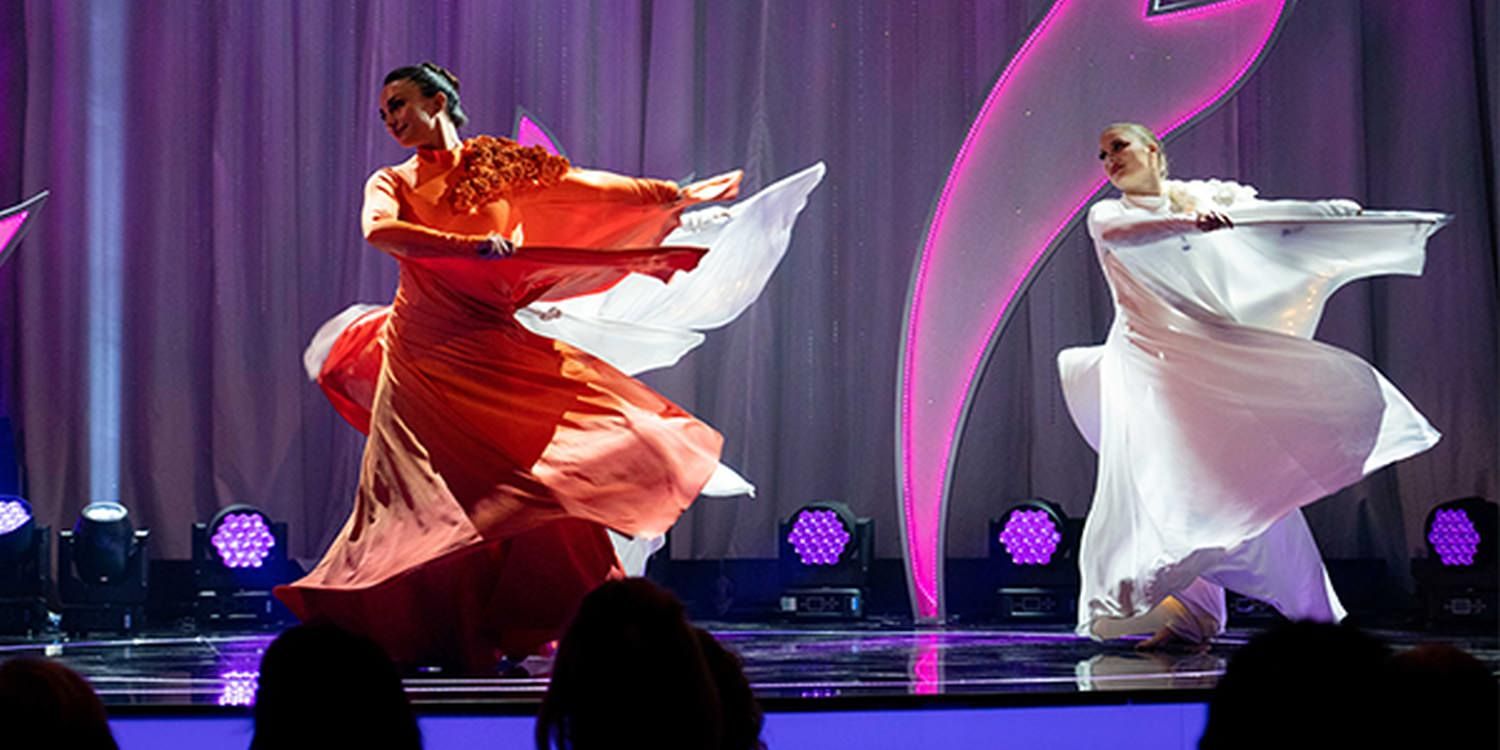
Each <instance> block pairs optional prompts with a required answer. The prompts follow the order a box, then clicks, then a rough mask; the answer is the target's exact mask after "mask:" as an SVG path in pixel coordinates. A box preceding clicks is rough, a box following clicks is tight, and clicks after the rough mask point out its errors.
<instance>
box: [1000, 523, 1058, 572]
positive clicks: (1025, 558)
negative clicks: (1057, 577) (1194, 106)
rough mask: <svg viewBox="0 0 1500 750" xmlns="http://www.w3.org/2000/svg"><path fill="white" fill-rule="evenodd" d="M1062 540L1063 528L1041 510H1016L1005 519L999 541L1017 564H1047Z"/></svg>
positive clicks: (1011, 559)
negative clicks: (1059, 527) (1058, 526)
mask: <svg viewBox="0 0 1500 750" xmlns="http://www.w3.org/2000/svg"><path fill="white" fill-rule="evenodd" d="M1061 541H1062V530H1061V529H1058V528H1057V523H1056V522H1055V521H1053V520H1052V516H1051V515H1050V514H1048V513H1047V512H1046V511H1044V510H1017V511H1014V512H1012V513H1011V514H1010V515H1009V516H1007V517H1006V519H1005V528H1003V529H1001V530H1000V543H1001V544H1002V545H1005V551H1006V553H1007V554H1009V555H1010V561H1011V562H1013V563H1015V564H1016V565H1046V564H1048V563H1050V562H1052V555H1053V553H1055V552H1057V545H1058V543H1060V542H1061Z"/></svg>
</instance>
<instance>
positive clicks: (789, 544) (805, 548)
mask: <svg viewBox="0 0 1500 750" xmlns="http://www.w3.org/2000/svg"><path fill="white" fill-rule="evenodd" d="M874 541H875V526H874V522H873V521H871V520H870V519H868V518H856V517H855V516H854V512H853V511H851V510H849V506H847V505H845V504H843V503H836V502H821V501H820V502H815V503H809V504H807V505H804V506H802V507H801V508H800V509H798V510H797V512H796V513H793V514H792V516H791V517H790V518H788V519H787V520H786V521H785V522H783V523H782V524H781V547H780V553H779V555H778V558H779V568H780V571H781V585H782V588H783V591H782V594H781V601H780V610H781V612H782V613H783V614H786V615H790V616H792V617H795V618H817V619H851V618H859V617H864V614H865V599H866V596H865V584H866V582H867V580H868V579H869V575H870V558H871V557H872V556H873V544H874Z"/></svg>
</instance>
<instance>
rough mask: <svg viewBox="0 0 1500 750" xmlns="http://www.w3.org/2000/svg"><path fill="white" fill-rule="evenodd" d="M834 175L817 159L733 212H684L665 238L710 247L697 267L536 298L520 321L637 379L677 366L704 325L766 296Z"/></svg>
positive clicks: (727, 317)
mask: <svg viewBox="0 0 1500 750" xmlns="http://www.w3.org/2000/svg"><path fill="white" fill-rule="evenodd" d="M826 171H827V169H826V167H824V166H823V163H822V162H819V163H817V164H814V165H812V166H810V167H808V168H806V169H804V170H802V171H800V172H797V173H795V174H793V175H791V176H789V177H786V178H784V179H782V180H780V181H778V182H776V183H775V184H772V185H770V186H768V187H766V188H765V189H764V190H761V191H760V192H758V193H756V194H755V195H753V196H751V197H750V198H747V199H746V200H744V201H741V202H739V203H737V204H735V205H733V206H731V207H730V208H728V209H727V210H726V209H722V208H709V209H702V210H699V211H694V212H692V213H689V214H686V215H684V216H683V221H682V226H681V227H679V228H678V229H676V230H675V231H673V232H672V233H671V234H670V235H667V238H666V239H665V240H664V241H663V244H667V245H698V246H704V247H708V248H709V252H708V254H707V255H705V256H703V260H702V261H701V262H700V263H699V264H698V267H697V268H695V269H693V270H692V271H691V272H689V273H680V274H677V275H676V276H673V277H672V279H671V281H668V282H666V283H662V282H661V281H659V280H657V279H654V278H650V277H646V276H640V275H632V276H628V277H626V278H625V280H623V281H621V282H620V283H619V284H616V285H615V286H613V287H611V288H610V289H608V290H606V291H603V292H600V293H598V294H591V295H586V296H583V297H575V298H573V299H567V300H562V301H561V302H547V303H538V304H536V305H532V306H531V307H530V308H528V310H529V312H528V313H527V314H525V315H524V316H523V315H522V314H520V313H518V314H517V316H516V317H517V318H518V319H519V320H520V321H521V323H522V324H523V325H525V326H526V327H527V328H529V329H531V330H532V331H534V332H536V333H538V334H540V335H542V336H546V337H548V338H554V339H558V340H561V341H566V342H568V343H569V344H572V345H574V346H576V347H578V348H580V349H583V350H584V351H586V352H588V353H590V354H592V355H594V356H596V357H599V358H600V359H603V360H604V361H606V362H609V363H610V364H612V365H614V366H615V367H618V368H620V369H621V370H622V371H624V372H626V373H629V374H631V375H637V374H640V373H642V372H645V371H647V370H652V369H656V368H658V367H668V366H671V365H673V364H675V363H676V362H677V361H678V360H679V359H681V358H682V356H683V355H684V354H686V353H687V352H689V351H691V350H692V349H693V348H694V347H696V346H697V345H698V344H700V343H702V342H703V336H702V335H701V334H698V333H697V331H703V330H711V329H714V328H719V327H721V326H724V325H726V324H728V323H729V322H730V321H732V320H734V319H735V318H736V317H739V315H740V313H742V312H744V311H745V309H746V308H748V307H749V306H750V304H751V303H753V302H755V300H756V299H757V298H758V297H760V293H761V291H762V290H764V289H765V286H766V282H768V281H769V280H770V279H771V274H772V273H773V272H775V270H776V266H777V265H778V264H780V263H781V259H782V257H783V256H785V255H786V250H787V246H788V245H789V244H790V242H791V236H792V225H793V224H794V223H795V222H796V220H797V215H798V214H799V213H801V211H802V208H803V207H804V206H806V205H807V196H808V195H809V194H811V193H812V191H813V188H816V187H817V186H818V183H819V182H821V181H822V179H823V175H824V173H825V172H826Z"/></svg>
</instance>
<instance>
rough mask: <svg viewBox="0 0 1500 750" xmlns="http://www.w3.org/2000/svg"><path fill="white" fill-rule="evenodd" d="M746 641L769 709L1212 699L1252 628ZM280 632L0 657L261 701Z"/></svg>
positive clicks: (899, 631) (754, 635)
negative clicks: (1129, 637) (260, 680)
mask: <svg viewBox="0 0 1500 750" xmlns="http://www.w3.org/2000/svg"><path fill="white" fill-rule="evenodd" d="M708 626H709V628H710V630H712V631H713V632H714V634H715V635H717V636H718V637H719V638H720V639H721V640H722V641H723V642H724V643H725V644H726V645H728V646H729V647H730V648H732V649H733V650H734V651H736V652H737V653H739V654H740V655H741V657H742V658H743V660H744V663H745V671H746V674H747V676H748V677H749V679H750V681H751V684H752V686H753V688H754V690H755V692H756V694H757V695H759V696H760V697H761V698H762V700H763V702H765V704H766V706H767V708H768V709H769V710H778V711H787V710H819V709H836V708H840V707H854V706H859V705H868V706H887V705H888V706H893V707H895V706H901V705H925V704H931V703H955V704H961V705H1049V704H1079V703H1116V702H1126V701H1142V700H1147V701H1173V702H1192V701H1201V700H1203V699H1204V698H1205V696H1206V693H1207V691H1208V690H1209V689H1211V688H1212V687H1213V685H1214V683H1215V682H1216V680H1217V679H1218V677H1219V676H1220V675H1221V674H1223V671H1224V667H1225V664H1226V663H1227V661H1228V660H1229V658H1230V657H1231V656H1232V655H1233V654H1234V652H1235V650H1236V649H1237V648H1238V647H1239V646H1241V645H1243V644H1244V642H1245V641H1246V639H1247V638H1249V637H1250V636H1251V635H1253V631H1244V630H1232V631H1230V632H1229V633H1227V634H1226V635H1225V636H1223V637H1221V638H1220V639H1218V640H1216V641H1215V642H1214V643H1213V644H1212V646H1211V647H1209V648H1207V649H1204V650H1201V651H1153V652H1137V651H1136V650H1135V649H1134V644H1133V643H1132V642H1123V643H1115V644H1101V643H1096V642H1093V641H1090V640H1088V639H1084V638H1078V637H1077V636H1075V635H1073V634H1072V633H1071V632H1069V631H1068V630H1066V629H1065V628H1063V627H1061V626H1058V627H1055V628H1050V629H1049V628H1031V629H1024V630H1023V629H1001V628H964V629H957V628H946V629H912V628H910V627H909V626H908V627H902V626H899V625H894V624H893V625H888V626H885V627H881V626H877V625H868V624H867V625H864V626H862V627H858V628H839V627H833V626H824V627H787V626H785V625H777V626H766V625H759V626H756V625H743V624H734V625H726V624H713V623H709V624H708ZM1377 634H1378V635H1379V636H1380V637H1382V638H1384V639H1385V640H1386V641H1387V642H1389V643H1391V644H1392V645H1393V646H1394V647H1396V648H1398V649H1399V648H1404V647H1409V646H1411V645H1414V644H1416V643H1418V642H1430V641H1434V640H1437V641H1442V642H1446V643H1451V644H1454V645H1457V646H1459V647H1461V648H1463V649H1465V650H1467V651H1469V652H1470V653H1472V654H1474V655H1475V656H1477V657H1478V658H1479V659H1481V660H1482V661H1484V662H1485V663H1486V664H1488V665H1489V666H1490V667H1491V669H1492V670H1494V671H1496V672H1497V673H1500V645H1497V639H1496V638H1495V637H1493V636H1484V637H1456V636H1446V637H1438V636H1433V635H1431V634H1421V633H1410V632H1395V631H1377ZM273 636H274V634H272V633H264V632H261V633H203V634H195V633H190V632H175V633H173V632H158V633H153V634H148V635H141V636H139V637H133V638H116V639H88V640H84V639H75V640H67V639H63V638H61V637H53V638H43V639H35V640H29V641H21V640H9V641H6V642H3V643H0V657H4V656H15V655H21V654H34V655H42V654H45V655H47V656H51V657H54V658H57V659H59V660H61V661H62V662H64V663H66V664H67V665H68V666H70V667H72V668H73V669H75V670H77V671H79V672H80V673H82V674H83V675H84V676H86V677H87V678H88V679H89V680H90V681H91V682H92V683H93V685H94V686H95V688H96V689H97V690H98V691H99V693H100V695H101V697H102V698H103V700H104V701H105V703H106V704H109V705H110V706H111V709H112V711H116V712H118V710H120V709H124V710H125V711H126V712H127V713H128V712H129V711H130V710H131V709H130V708H129V707H140V708H142V709H145V710H152V709H168V710H170V709H174V708H190V707H191V708H192V709H193V710H204V709H207V710H215V709H213V708H209V707H220V706H222V707H236V706H243V705H246V704H248V703H249V702H250V700H251V699H252V697H253V695H254V690H255V680H256V676H257V669H258V665H259V661H260V656H261V654H262V653H263V652H264V651H265V648H266V646H267V644H268V643H270V640H271V638H272V637H273ZM522 666H523V667H524V670H512V671H511V672H510V673H508V674H506V675H496V676H466V675H452V674H444V673H442V672H438V671H424V672H417V673H414V674H412V675H410V676H409V677H408V678H407V680H406V685H407V689H408V691H409V693H410V695H411V697H412V699H413V701H414V702H416V703H418V704H420V705H422V706H425V707H427V708H430V709H436V710H443V709H445V708H447V709H454V710H464V711H468V710H480V711H484V712H495V713H529V712H531V711H533V710H534V707H535V704H536V702H537V701H538V700H539V699H540V697H541V695H542V693H543V691H545V690H546V685H547V680H546V676H545V674H546V671H547V667H548V666H549V665H548V663H547V662H546V661H545V660H542V659H539V658H532V659H530V660H527V661H526V662H524V663H523V665H522Z"/></svg>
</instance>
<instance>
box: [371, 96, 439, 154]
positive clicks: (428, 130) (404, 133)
mask: <svg viewBox="0 0 1500 750" xmlns="http://www.w3.org/2000/svg"><path fill="white" fill-rule="evenodd" d="M377 106H378V108H379V110H380V121H381V122H382V123H384V124H385V129H386V132H388V133H390V134H391V137H392V138H395V139H396V142H397V143H399V144H401V145H402V146H403V147H405V148H418V147H420V146H434V145H441V144H442V142H443V135H442V120H441V118H442V117H445V116H446V115H445V114H444V109H445V108H446V107H447V106H448V97H447V96H445V95H444V94H443V92H441V91H439V92H438V93H437V94H435V95H433V96H431V97H427V96H423V95H422V89H421V88H419V87H418V86H417V84H416V83H414V82H412V81H409V80H401V81H392V82H391V83H387V84H386V85H385V87H384V88H382V89H381V90H380V101H379V102H378V103H377Z"/></svg>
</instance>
